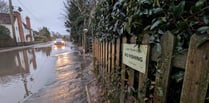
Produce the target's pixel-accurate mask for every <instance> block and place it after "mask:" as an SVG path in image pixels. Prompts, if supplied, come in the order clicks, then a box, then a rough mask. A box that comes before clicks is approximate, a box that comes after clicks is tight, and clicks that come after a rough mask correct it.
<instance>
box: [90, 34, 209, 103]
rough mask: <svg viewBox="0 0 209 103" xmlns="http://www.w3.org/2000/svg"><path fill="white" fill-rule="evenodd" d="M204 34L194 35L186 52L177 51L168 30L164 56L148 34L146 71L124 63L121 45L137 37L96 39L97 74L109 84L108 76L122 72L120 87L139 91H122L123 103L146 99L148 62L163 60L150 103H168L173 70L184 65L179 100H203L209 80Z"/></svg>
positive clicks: (208, 54)
mask: <svg viewBox="0 0 209 103" xmlns="http://www.w3.org/2000/svg"><path fill="white" fill-rule="evenodd" d="M202 38H203V36H199V35H196V34H194V35H193V36H192V37H191V40H190V45H189V48H188V51H186V52H184V53H183V54H178V55H177V54H174V48H175V44H176V42H175V37H174V36H173V35H172V34H171V33H170V32H167V33H166V34H165V35H163V36H162V37H161V55H160V58H159V54H158V52H157V50H156V48H155V47H151V45H149V36H148V35H145V37H144V39H143V44H147V45H148V55H147V68H146V70H145V71H146V72H145V73H141V72H139V71H136V70H134V69H132V68H130V67H128V66H126V65H125V64H122V59H123V58H122V52H123V51H122V44H123V43H129V44H135V43H136V37H131V38H118V39H116V40H113V41H112V42H105V41H103V42H99V41H98V40H94V42H93V48H94V51H93V53H94V56H95V65H96V66H95V67H98V68H96V69H97V71H98V75H101V77H102V79H103V80H104V81H106V83H111V82H110V81H111V79H114V78H113V77H111V76H110V77H107V76H108V75H111V74H114V73H115V74H119V75H118V76H120V90H121V91H127V89H133V90H136V91H137V92H134V93H132V94H131V95H127V94H126V93H124V92H121V94H120V98H119V101H120V103H132V102H140V103H143V102H145V101H146V99H147V98H146V96H147V94H149V93H148V89H149V87H146V86H145V85H146V81H147V80H148V78H149V75H150V72H149V71H151V69H153V68H150V67H149V64H151V62H153V61H155V62H157V61H159V59H160V63H161V67H160V70H156V73H155V78H154V82H151V85H154V93H153V95H150V96H149V98H151V100H152V101H149V102H150V103H167V101H168V94H169V93H170V91H169V88H170V87H171V85H170V84H171V82H170V78H171V71H173V70H174V69H176V68H181V69H182V70H183V71H184V80H183V84H182V88H181V90H180V91H181V93H180V94H181V95H179V96H178V97H179V101H178V102H179V103H204V102H205V98H206V94H207V89H208V83H209V42H206V43H205V44H203V45H202V46H201V47H198V45H199V43H200V42H201V40H202Z"/></svg>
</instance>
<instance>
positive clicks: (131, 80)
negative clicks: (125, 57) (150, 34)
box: [127, 36, 136, 89]
mask: <svg viewBox="0 0 209 103" xmlns="http://www.w3.org/2000/svg"><path fill="white" fill-rule="evenodd" d="M130 43H131V44H136V37H135V36H133V37H131V40H130ZM134 71H135V70H134V69H132V68H130V67H129V69H127V72H128V76H129V77H128V85H129V87H132V88H133V87H134ZM135 89H136V88H135Z"/></svg>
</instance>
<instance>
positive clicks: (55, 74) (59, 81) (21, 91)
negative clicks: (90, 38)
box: [0, 43, 86, 103]
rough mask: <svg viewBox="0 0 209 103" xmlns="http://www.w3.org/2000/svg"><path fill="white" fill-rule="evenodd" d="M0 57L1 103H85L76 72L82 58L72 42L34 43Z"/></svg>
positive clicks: (77, 72)
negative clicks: (55, 44) (29, 46)
mask: <svg viewBox="0 0 209 103" xmlns="http://www.w3.org/2000/svg"><path fill="white" fill-rule="evenodd" d="M0 56H1V57H0V102H1V103H58V102H59V103H63V102H64V101H65V102H66V101H68V102H67V103H71V101H72V103H76V102H77V103H85V102H86V97H85V92H84V90H83V89H84V87H83V86H82V85H83V84H82V82H81V81H82V78H81V77H82V76H81V75H79V71H78V70H79V68H80V64H81V60H82V59H81V58H80V57H79V52H77V51H76V50H74V49H73V45H72V44H70V43H69V44H68V45H67V46H61V47H57V46H54V45H53V44H52V43H49V44H45V45H36V46H34V47H31V48H27V49H21V50H16V51H9V52H3V53H0ZM80 69H81V68H80ZM79 76H80V77H79ZM78 93H79V94H78ZM70 95H71V96H70ZM50 98H51V99H50Z"/></svg>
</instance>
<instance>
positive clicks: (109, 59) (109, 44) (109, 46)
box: [107, 42, 112, 79]
mask: <svg viewBox="0 0 209 103" xmlns="http://www.w3.org/2000/svg"><path fill="white" fill-rule="evenodd" d="M111 49H112V48H111V42H109V43H108V70H107V71H108V76H110V77H109V79H111V75H112V74H111V69H112V68H111V62H112V61H111V60H112V59H111V56H112V54H111Z"/></svg>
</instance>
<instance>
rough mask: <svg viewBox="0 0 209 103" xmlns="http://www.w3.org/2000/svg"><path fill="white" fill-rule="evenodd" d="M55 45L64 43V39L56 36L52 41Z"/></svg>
mask: <svg viewBox="0 0 209 103" xmlns="http://www.w3.org/2000/svg"><path fill="white" fill-rule="evenodd" d="M54 44H55V45H65V41H64V40H63V39H62V38H56V39H55V41H54Z"/></svg>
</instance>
